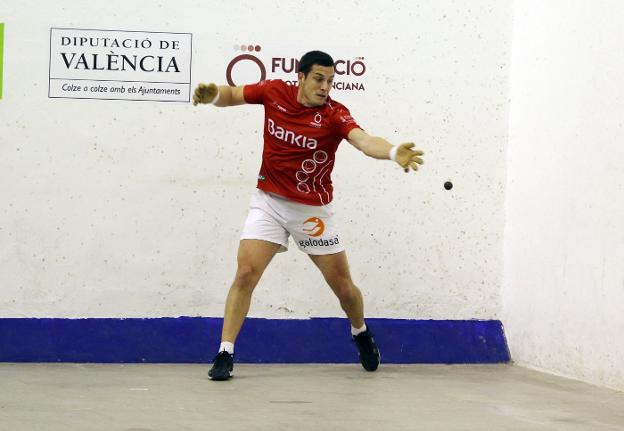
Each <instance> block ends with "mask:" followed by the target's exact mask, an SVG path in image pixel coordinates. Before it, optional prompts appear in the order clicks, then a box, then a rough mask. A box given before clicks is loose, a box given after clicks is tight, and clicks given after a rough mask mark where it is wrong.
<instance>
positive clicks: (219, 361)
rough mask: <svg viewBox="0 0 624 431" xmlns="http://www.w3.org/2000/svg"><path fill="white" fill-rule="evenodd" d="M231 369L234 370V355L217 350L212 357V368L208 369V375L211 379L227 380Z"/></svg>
mask: <svg viewBox="0 0 624 431" xmlns="http://www.w3.org/2000/svg"><path fill="white" fill-rule="evenodd" d="M232 370H234V355H230V354H229V353H228V352H226V351H223V352H219V354H218V355H217V356H215V358H214V363H213V365H212V368H211V369H210V371H208V377H210V379H211V380H227V379H229V378H230V377H232V374H231V373H232Z"/></svg>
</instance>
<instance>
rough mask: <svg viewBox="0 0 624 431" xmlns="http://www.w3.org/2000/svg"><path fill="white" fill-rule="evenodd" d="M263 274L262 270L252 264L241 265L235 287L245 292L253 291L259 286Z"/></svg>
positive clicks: (237, 272) (237, 271)
mask: <svg viewBox="0 0 624 431" xmlns="http://www.w3.org/2000/svg"><path fill="white" fill-rule="evenodd" d="M261 275H262V272H261V271H260V269H258V268H257V267H255V266H254V265H252V264H248V263H240V264H239V265H238V269H237V270H236V278H235V280H234V286H236V287H237V288H239V289H244V290H249V291H251V290H253V289H254V287H256V284H258V280H259V279H260V276H261Z"/></svg>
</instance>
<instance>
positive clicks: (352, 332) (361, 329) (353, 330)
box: [351, 323, 366, 337]
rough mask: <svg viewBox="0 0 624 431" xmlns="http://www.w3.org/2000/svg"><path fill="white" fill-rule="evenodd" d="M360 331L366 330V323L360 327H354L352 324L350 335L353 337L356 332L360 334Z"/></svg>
mask: <svg viewBox="0 0 624 431" xmlns="http://www.w3.org/2000/svg"><path fill="white" fill-rule="evenodd" d="M362 332H366V323H365V324H364V326H362V327H361V328H354V327H353V326H351V335H353V336H354V337H355V336H356V335H358V334H361V333H362Z"/></svg>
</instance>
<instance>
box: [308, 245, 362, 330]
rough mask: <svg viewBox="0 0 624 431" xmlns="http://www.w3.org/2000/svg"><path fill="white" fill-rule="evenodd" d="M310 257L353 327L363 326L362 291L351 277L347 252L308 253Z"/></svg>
mask: <svg viewBox="0 0 624 431" xmlns="http://www.w3.org/2000/svg"><path fill="white" fill-rule="evenodd" d="M310 259H312V261H313V262H314V263H315V264H316V266H317V267H318V268H319V269H320V270H321V273H322V274H323V277H324V278H325V281H326V282H327V284H329V287H331V289H332V290H333V292H334V293H335V294H336V296H337V297H338V300H339V301H340V306H341V307H342V309H343V310H344V312H345V313H346V315H347V317H348V318H349V321H351V326H353V327H354V328H361V327H362V326H364V300H363V299H362V292H360V289H358V288H357V287H356V286H355V284H353V280H352V279H351V273H350V271H349V263H348V261H347V253H345V252H344V251H341V252H340V253H335V254H327V255H321V256H315V255H310Z"/></svg>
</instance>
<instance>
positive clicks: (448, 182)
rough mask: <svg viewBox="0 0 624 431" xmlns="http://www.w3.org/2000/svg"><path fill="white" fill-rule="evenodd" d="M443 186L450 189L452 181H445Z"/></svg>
mask: <svg viewBox="0 0 624 431" xmlns="http://www.w3.org/2000/svg"><path fill="white" fill-rule="evenodd" d="M444 188H445V189H446V190H451V189H452V188H453V183H452V182H450V181H447V182H445V183H444Z"/></svg>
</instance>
